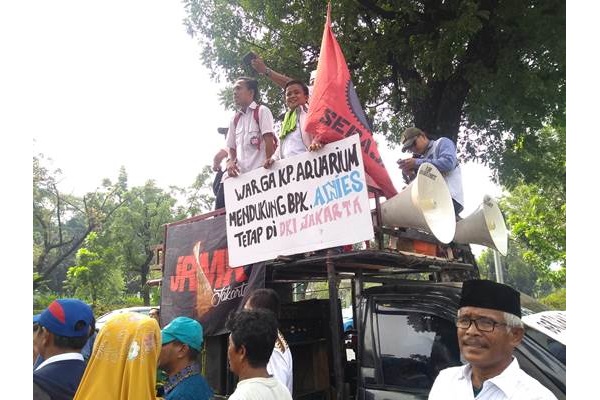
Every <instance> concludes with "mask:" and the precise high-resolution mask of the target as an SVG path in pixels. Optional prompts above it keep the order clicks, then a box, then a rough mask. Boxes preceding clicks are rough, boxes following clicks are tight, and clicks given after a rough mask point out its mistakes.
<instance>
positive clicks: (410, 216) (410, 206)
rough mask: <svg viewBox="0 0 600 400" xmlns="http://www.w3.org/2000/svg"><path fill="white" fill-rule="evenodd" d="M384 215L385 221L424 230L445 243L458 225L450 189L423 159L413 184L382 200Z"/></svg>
mask: <svg viewBox="0 0 600 400" xmlns="http://www.w3.org/2000/svg"><path fill="white" fill-rule="evenodd" d="M381 218H382V221H383V224H384V225H387V226H398V227H410V228H415V229H419V230H424V231H426V232H428V233H431V234H433V235H434V236H435V237H436V238H437V239H438V240H439V241H440V242H442V243H450V241H452V238H454V232H455V229H456V217H455V216H454V206H453V204H452V197H450V191H449V190H448V186H447V185H446V182H445V180H444V177H443V176H442V174H441V173H440V171H438V169H437V168H436V167H434V166H433V164H430V163H423V164H422V165H421V167H419V170H418V171H417V177H416V178H415V179H414V180H413V181H412V182H411V183H410V185H408V186H407V187H405V188H404V189H403V190H402V191H401V192H400V193H398V194H397V195H395V196H394V197H392V198H391V199H389V200H387V201H385V202H384V203H382V204H381Z"/></svg>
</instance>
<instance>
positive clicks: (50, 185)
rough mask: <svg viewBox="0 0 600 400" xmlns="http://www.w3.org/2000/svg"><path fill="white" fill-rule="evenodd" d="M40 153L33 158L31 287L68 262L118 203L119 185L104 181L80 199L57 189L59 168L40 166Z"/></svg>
mask: <svg viewBox="0 0 600 400" xmlns="http://www.w3.org/2000/svg"><path fill="white" fill-rule="evenodd" d="M45 162H46V161H45V158H44V156H43V155H39V156H37V157H36V156H34V157H33V271H34V289H35V288H37V287H39V286H40V284H42V282H44V281H45V280H47V279H49V278H50V276H51V274H52V273H53V272H54V271H55V269H56V268H57V267H59V266H61V265H65V264H66V263H68V262H72V256H73V255H74V254H75V252H76V251H77V250H78V249H79V248H80V247H81V245H82V244H83V242H84V240H85V239H86V237H87V236H88V235H89V234H90V233H91V232H94V231H97V230H101V229H102V226H103V224H105V223H106V222H107V221H109V220H110V218H111V217H112V215H113V213H114V212H115V211H116V210H117V209H118V208H119V207H120V206H121V204H122V199H121V198H120V193H121V192H120V188H119V186H112V185H110V184H109V182H108V181H105V182H103V184H102V186H101V187H100V188H98V189H97V190H96V191H95V192H92V193H87V194H86V195H84V196H83V197H82V198H79V197H77V196H73V195H68V194H65V193H62V192H61V191H60V190H59V189H58V185H59V182H60V176H61V171H60V169H56V170H49V169H48V168H47V167H45V166H44V164H45Z"/></svg>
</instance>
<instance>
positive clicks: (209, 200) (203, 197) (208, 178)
mask: <svg viewBox="0 0 600 400" xmlns="http://www.w3.org/2000/svg"><path fill="white" fill-rule="evenodd" d="M213 178H214V172H213V170H212V167H211V166H209V165H205V166H204V167H203V168H202V171H201V172H200V173H199V174H198V176H196V180H195V181H194V183H193V184H192V185H191V186H189V187H186V188H181V187H177V186H171V187H170V191H171V195H172V196H174V197H175V198H177V199H181V201H180V202H179V203H178V204H177V207H176V210H175V219H176V220H180V219H184V218H188V217H193V216H194V215H198V214H203V213H206V212H209V211H211V210H212V209H213V205H214V202H215V196H214V194H213V192H212V180H213Z"/></svg>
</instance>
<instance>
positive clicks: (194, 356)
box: [173, 340, 200, 361]
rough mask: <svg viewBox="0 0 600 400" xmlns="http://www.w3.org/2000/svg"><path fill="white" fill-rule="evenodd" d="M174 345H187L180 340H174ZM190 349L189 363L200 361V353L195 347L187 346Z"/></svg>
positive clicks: (188, 354)
mask: <svg viewBox="0 0 600 400" xmlns="http://www.w3.org/2000/svg"><path fill="white" fill-rule="evenodd" d="M173 342H174V343H176V344H185V343H183V342H180V341H179V340H173ZM187 347H188V353H187V356H188V360H189V361H198V355H200V352H199V351H198V350H196V349H194V348H193V347H190V345H187Z"/></svg>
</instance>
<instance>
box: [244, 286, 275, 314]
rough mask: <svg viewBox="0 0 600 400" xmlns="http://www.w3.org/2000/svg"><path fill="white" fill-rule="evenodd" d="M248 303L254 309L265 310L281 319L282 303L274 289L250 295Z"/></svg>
mask: <svg viewBox="0 0 600 400" xmlns="http://www.w3.org/2000/svg"><path fill="white" fill-rule="evenodd" d="M246 303H247V304H248V305H249V306H250V307H252V308H253V309H258V308H265V309H267V310H269V311H271V312H272V313H273V314H275V317H277V318H279V313H280V311H281V302H280V301H279V295H278V294H277V292H276V291H274V290H273V289H267V288H265V289H257V290H255V291H254V292H252V293H251V294H250V297H248V300H247V301H246Z"/></svg>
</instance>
